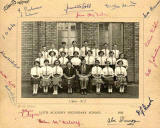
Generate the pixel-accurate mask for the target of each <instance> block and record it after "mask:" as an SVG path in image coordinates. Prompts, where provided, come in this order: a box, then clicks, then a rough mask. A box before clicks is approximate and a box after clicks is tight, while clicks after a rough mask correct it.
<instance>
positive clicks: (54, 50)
mask: <svg viewBox="0 0 160 128" xmlns="http://www.w3.org/2000/svg"><path fill="white" fill-rule="evenodd" d="M51 51H53V52H55V53H56V55H55V56H58V51H57V50H56V49H49V50H48V54H49V52H51Z"/></svg>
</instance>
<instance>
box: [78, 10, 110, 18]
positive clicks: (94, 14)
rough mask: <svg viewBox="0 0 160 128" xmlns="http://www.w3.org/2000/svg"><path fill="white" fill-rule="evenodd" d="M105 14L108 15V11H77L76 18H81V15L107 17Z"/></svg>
mask: <svg viewBox="0 0 160 128" xmlns="http://www.w3.org/2000/svg"><path fill="white" fill-rule="evenodd" d="M105 16H108V15H107V14H106V13H104V12H100V13H99V12H92V11H91V12H87V13H84V12H78V11H77V14H76V18H79V17H105Z"/></svg>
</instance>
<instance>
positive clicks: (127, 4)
mask: <svg viewBox="0 0 160 128" xmlns="http://www.w3.org/2000/svg"><path fill="white" fill-rule="evenodd" d="M104 6H105V7H106V8H109V9H112V10H114V9H117V8H127V7H134V6H136V3H135V2H133V1H129V3H121V4H105V5H104Z"/></svg>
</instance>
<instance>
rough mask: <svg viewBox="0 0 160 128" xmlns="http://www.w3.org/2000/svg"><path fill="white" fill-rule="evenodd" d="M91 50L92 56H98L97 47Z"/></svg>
mask: <svg viewBox="0 0 160 128" xmlns="http://www.w3.org/2000/svg"><path fill="white" fill-rule="evenodd" d="M92 52H93V56H94V57H95V58H96V57H98V52H99V49H93V50H92Z"/></svg>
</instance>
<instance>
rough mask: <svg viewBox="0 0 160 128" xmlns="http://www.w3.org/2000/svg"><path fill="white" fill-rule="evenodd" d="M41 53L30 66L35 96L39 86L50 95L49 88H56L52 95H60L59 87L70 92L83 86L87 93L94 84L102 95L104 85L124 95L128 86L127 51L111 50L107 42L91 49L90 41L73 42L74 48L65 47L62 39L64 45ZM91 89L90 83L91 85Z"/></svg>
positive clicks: (96, 90) (115, 46)
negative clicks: (125, 54)
mask: <svg viewBox="0 0 160 128" xmlns="http://www.w3.org/2000/svg"><path fill="white" fill-rule="evenodd" d="M42 48H43V50H42V51H41V52H40V53H39V57H38V58H37V59H36V60H35V61H34V67H33V68H32V69H31V83H32V85H33V95H36V94H37V92H38V88H39V87H40V88H43V92H44V93H45V94H48V89H49V88H51V89H53V91H52V92H53V95H57V94H58V89H60V88H63V87H64V86H67V93H69V94H72V93H74V92H76V91H75V90H76V89H75V88H79V89H80V93H81V94H82V95H86V94H87V92H89V91H90V90H92V91H93V89H92V87H95V92H96V94H101V90H102V87H105V88H107V91H108V93H112V92H113V88H115V90H118V92H119V93H121V94H123V93H124V92H125V89H126V87H127V69H128V61H127V60H126V59H125V58H124V54H123V53H120V51H119V50H118V49H117V45H113V47H112V50H109V49H108V44H107V43H105V44H104V47H103V49H102V50H99V49H98V47H97V46H95V48H93V49H91V48H89V47H88V42H87V41H84V43H83V47H82V48H81V49H79V48H78V47H77V42H76V41H73V42H72V47H70V48H69V49H68V48H67V47H66V42H62V48H60V49H59V51H58V50H56V49H55V46H54V44H53V45H52V48H51V49H49V50H47V48H46V46H43V47H42ZM90 85H91V87H89V88H88V86H90Z"/></svg>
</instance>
